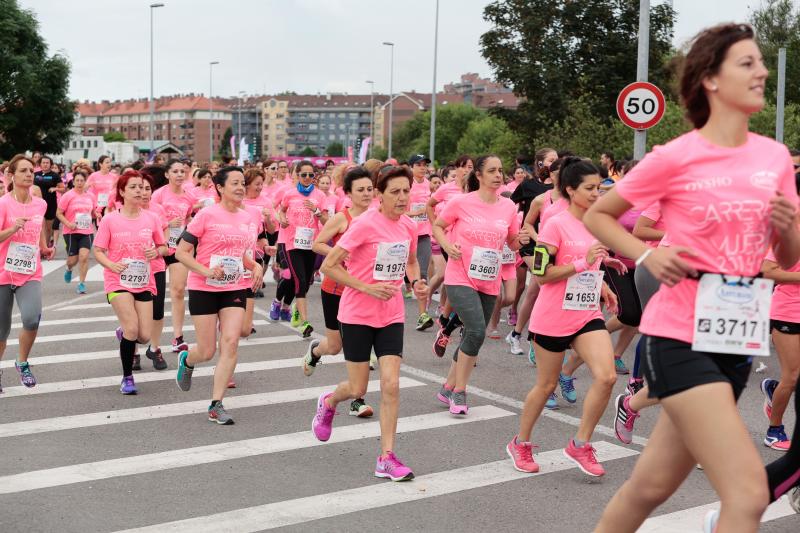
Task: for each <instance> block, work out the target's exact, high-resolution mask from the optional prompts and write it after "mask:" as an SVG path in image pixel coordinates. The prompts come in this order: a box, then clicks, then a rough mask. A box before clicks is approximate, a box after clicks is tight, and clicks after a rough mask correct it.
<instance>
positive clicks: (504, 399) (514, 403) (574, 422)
mask: <svg viewBox="0 0 800 533" xmlns="http://www.w3.org/2000/svg"><path fill="white" fill-rule="evenodd" d="M400 370H401V371H403V372H406V373H408V374H411V375H412V376H416V377H419V378H422V379H427V380H429V381H432V382H433V383H436V384H441V383H443V382H444V379H445V378H444V377H443V376H439V375H437V374H434V373H433V372H428V371H427V370H422V369H421V368H414V367H412V366H408V365H406V364H403V365H402V366H401V367H400ZM469 393H470V394H474V395H475V396H479V397H481V398H485V399H487V400H490V401H493V402H496V403H499V404H502V405H505V406H507V407H513V408H514V409H518V410H520V411H521V410H522V407H523V405H524V403H523V402H521V401H520V400H515V399H514V398H509V397H508V396H503V395H502V394H497V393H495V392H492V391H488V390H484V389H479V388H478V387H475V386H473V385H470V386H469ZM541 416H544V417H547V418H551V419H553V420H557V421H559V422H563V423H565V424H569V425H571V426H575V427H578V426H580V424H581V419H580V418H578V417H575V416H570V415H565V414H564V413H559V412H557V411H550V410H547V409H545V410H544V411H542V415H541ZM594 431H595V433H599V434H601V435H605V436H606V437H611V438H614V439H616V438H617V436H616V433H615V432H614V428H610V427H608V426H603V425H599V424H598V425H597V427H595V429H594ZM633 442H634V443H635V444H638V445H640V446H645V445H646V444H647V439H645V438H643V437H637V436H634V437H633Z"/></svg>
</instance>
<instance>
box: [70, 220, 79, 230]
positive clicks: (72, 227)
mask: <svg viewBox="0 0 800 533" xmlns="http://www.w3.org/2000/svg"><path fill="white" fill-rule="evenodd" d="M67 227H68V228H69V229H71V230H72V231H75V230H76V229H78V225H77V224H75V223H74V222H69V223H67Z"/></svg>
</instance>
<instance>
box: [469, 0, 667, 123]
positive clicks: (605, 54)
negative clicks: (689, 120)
mask: <svg viewBox="0 0 800 533" xmlns="http://www.w3.org/2000/svg"><path fill="white" fill-rule="evenodd" d="M483 16H484V19H485V20H486V21H488V22H489V23H490V24H491V25H492V28H491V29H490V30H489V31H488V32H486V33H484V34H483V35H482V36H481V50H482V53H483V56H484V57H485V58H486V60H487V61H488V63H489V65H490V66H491V67H492V68H493V69H494V72H495V77H496V78H497V81H499V82H501V83H504V84H507V85H508V86H510V87H511V88H512V89H513V90H514V93H515V94H517V95H518V96H521V97H524V100H523V101H522V102H521V103H520V105H519V107H518V109H517V110H505V109H501V110H496V111H495V114H497V115H498V116H501V117H503V118H505V119H506V120H507V121H508V123H509V125H510V126H511V127H512V129H514V130H515V131H517V132H519V133H521V134H523V135H525V136H526V137H527V138H533V137H535V136H537V135H541V134H542V132H544V131H547V129H548V128H549V127H550V126H551V125H552V124H554V123H558V122H562V121H564V120H567V119H568V117H569V116H570V115H571V114H572V113H573V111H574V108H573V105H574V103H575V101H576V100H577V99H578V98H583V100H584V102H585V103H586V104H587V105H588V106H589V109H590V111H591V114H592V115H593V116H596V117H599V118H600V119H601V120H602V121H605V120H607V119H608V118H610V117H613V116H615V110H614V104H615V101H616V97H617V94H618V93H619V91H620V90H621V89H622V88H623V87H624V86H625V85H627V84H628V83H630V82H632V81H634V80H635V79H636V56H637V42H638V40H637V31H638V25H639V2H638V1H636V0H593V1H592V2H564V1H562V0H495V1H494V2H492V3H491V4H489V5H488V6H486V8H485V9H484V13H483ZM673 18H674V12H673V11H672V10H671V9H670V8H669V6H667V5H666V4H661V5H657V6H654V7H652V8H651V10H650V59H649V61H650V79H651V81H653V82H654V83H656V84H657V85H660V86H661V87H664V88H665V89H668V88H669V87H670V84H669V76H670V75H671V73H672V70H671V69H670V68H668V67H669V58H670V57H671V50H672V47H671V41H672V27H673Z"/></svg>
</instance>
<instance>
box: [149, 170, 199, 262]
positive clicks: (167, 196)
mask: <svg viewBox="0 0 800 533" xmlns="http://www.w3.org/2000/svg"><path fill="white" fill-rule="evenodd" d="M150 203H151V204H158V205H159V206H161V209H163V210H164V214H165V215H166V217H167V224H169V223H170V221H172V220H174V219H176V218H179V219H181V220H182V222H181V226H180V227H177V228H170V229H169V231H170V235H169V239H168V240H167V246H168V247H169V250H170V255H172V254H174V253H175V248H176V246H177V240H178V237H180V235H181V234H182V233H183V230H184V229H185V228H186V223H187V222H188V220H189V215H191V214H192V209H193V207H194V199H193V198H192V197H191V196H190V195H189V194H187V193H185V192H181V194H175V193H174V192H172V191H171V190H170V188H169V186H168V185H167V186H165V187H161V188H160V189H158V190H157V191H155V192H154V193H153V196H152V197H151V198H150Z"/></svg>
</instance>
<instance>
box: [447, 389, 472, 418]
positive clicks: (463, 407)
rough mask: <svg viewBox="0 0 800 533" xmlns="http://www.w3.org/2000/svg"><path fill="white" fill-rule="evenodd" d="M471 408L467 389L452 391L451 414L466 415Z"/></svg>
mask: <svg viewBox="0 0 800 533" xmlns="http://www.w3.org/2000/svg"><path fill="white" fill-rule="evenodd" d="M468 410H469V408H468V407H467V391H463V390H462V391H458V392H456V391H453V392H451V393H450V414H452V415H465V414H467V411H468Z"/></svg>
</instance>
